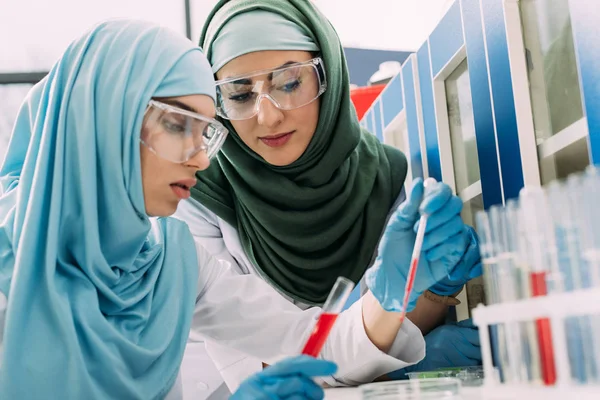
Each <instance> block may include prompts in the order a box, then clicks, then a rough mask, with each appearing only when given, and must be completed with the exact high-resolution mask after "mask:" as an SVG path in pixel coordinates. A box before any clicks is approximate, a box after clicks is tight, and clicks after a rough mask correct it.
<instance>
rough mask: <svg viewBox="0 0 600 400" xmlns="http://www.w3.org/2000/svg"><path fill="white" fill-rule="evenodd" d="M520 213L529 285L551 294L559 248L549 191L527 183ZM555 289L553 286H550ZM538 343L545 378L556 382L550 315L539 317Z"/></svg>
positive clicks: (536, 291)
mask: <svg viewBox="0 0 600 400" xmlns="http://www.w3.org/2000/svg"><path fill="white" fill-rule="evenodd" d="M520 199H521V216H522V218H523V224H524V227H525V229H524V232H525V235H524V236H525V239H526V245H527V246H528V254H529V257H528V261H529V262H530V271H531V272H530V285H531V294H532V296H534V297H536V296H546V295H548V287H549V285H548V283H551V284H555V283H557V281H556V279H554V278H555V277H554V276H552V274H553V273H556V269H555V268H553V264H554V262H555V258H554V257H552V252H556V247H555V246H554V247H553V243H551V242H552V240H551V236H552V235H548V231H547V228H548V222H549V221H550V220H551V219H550V218H551V216H550V213H549V212H548V205H547V201H546V195H545V193H544V191H543V189H542V188H540V187H530V188H528V187H526V188H523V189H522V190H521V193H520ZM551 290H552V288H551ZM536 326H537V334H538V343H539V351H540V359H541V367H542V368H541V369H542V379H543V382H544V384H546V385H554V384H555V383H556V366H555V363H554V349H553V347H552V330H551V324H550V320H549V319H548V318H540V319H537V320H536Z"/></svg>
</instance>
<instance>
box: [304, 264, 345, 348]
mask: <svg viewBox="0 0 600 400" xmlns="http://www.w3.org/2000/svg"><path fill="white" fill-rule="evenodd" d="M352 289H354V282H352V281H351V280H349V279H346V278H344V277H342V276H340V277H338V278H337V280H336V281H335V284H334V285H333V288H331V291H330V292H329V296H327V300H325V304H323V308H322V312H321V315H320V316H319V319H318V320H317V323H316V324H315V327H314V329H313V331H312V333H311V334H310V336H309V337H308V340H307V341H306V344H305V345H304V348H303V349H302V354H306V355H309V356H312V357H317V356H318V355H319V353H320V352H321V349H322V348H323V345H324V344H325V341H326V340H327V337H328V336H329V332H331V328H333V324H334V323H335V320H336V319H337V317H338V315H339V314H340V312H342V309H343V308H344V305H345V304H346V301H347V300H348V297H349V296H350V293H352Z"/></svg>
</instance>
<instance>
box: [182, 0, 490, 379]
mask: <svg viewBox="0 0 600 400" xmlns="http://www.w3.org/2000/svg"><path fill="white" fill-rule="evenodd" d="M200 45H201V47H203V48H204V50H205V51H206V53H207V55H208V57H209V60H210V61H211V64H212V67H213V72H214V73H215V74H216V77H217V79H218V80H219V81H218V82H217V85H218V86H217V92H218V97H219V99H218V105H217V108H218V115H219V117H220V119H221V121H222V122H223V123H224V124H225V125H226V126H227V128H228V129H229V131H230V132H231V134H230V136H229V138H228V139H227V141H226V142H225V144H224V147H223V150H222V152H221V153H220V154H219V155H218V156H217V157H216V162H214V163H212V164H211V167H210V168H209V169H208V170H207V171H204V172H203V174H202V175H198V179H199V183H198V187H199V189H198V190H192V198H193V199H192V200H190V201H189V202H187V203H185V204H181V205H180V207H179V210H178V213H177V216H178V217H179V218H181V219H183V220H185V221H186V222H187V223H188V224H189V226H190V229H191V231H192V233H193V234H194V236H195V238H196V241H197V242H198V243H200V244H201V245H202V246H204V247H205V248H206V249H207V250H208V251H209V252H211V253H212V254H213V255H215V256H216V257H218V258H219V259H222V260H226V261H229V262H230V263H231V264H232V265H234V266H236V267H237V269H238V270H239V272H240V273H241V274H257V275H259V276H261V277H262V278H263V279H264V280H265V281H266V282H268V283H269V284H270V285H272V286H273V287H275V288H276V289H277V290H278V291H279V292H280V293H281V294H282V296H283V297H285V298H286V299H287V300H288V301H289V302H291V303H293V304H295V305H296V306H297V307H300V308H303V309H304V308H308V307H310V306H318V305H321V304H322V303H323V302H324V300H325V298H326V297H327V294H328V293H329V290H330V289H331V287H332V285H333V283H334V282H335V280H336V278H337V277H338V276H345V277H347V278H349V279H351V280H353V281H354V282H357V283H358V282H359V281H360V280H361V279H362V278H363V276H365V272H366V271H367V269H369V267H370V266H372V265H374V268H371V270H370V271H371V273H370V276H367V283H368V284H369V288H370V291H369V292H367V293H366V294H365V296H363V298H362V299H361V300H359V301H358V302H356V303H355V304H354V305H353V306H352V307H350V308H349V309H348V310H347V311H346V312H344V313H342V315H341V316H340V317H339V318H338V321H337V323H336V329H334V332H333V333H332V338H330V340H329V342H328V345H327V346H326V347H325V349H324V350H323V353H324V357H327V358H329V359H333V360H335V361H336V362H337V363H338V364H339V365H340V370H339V373H338V375H337V376H336V379H335V380H332V381H329V382H328V383H330V384H336V383H340V382H341V383H348V384H356V383H362V382H367V381H370V380H372V379H374V378H376V377H378V376H380V375H382V374H385V373H388V372H390V371H394V370H397V369H400V368H402V367H404V366H406V365H409V364H413V363H415V362H416V361H419V359H420V357H422V356H420V355H419V354H421V351H422V343H423V339H422V335H421V332H420V331H419V329H418V328H416V326H415V325H414V324H413V322H415V323H417V324H418V326H419V328H421V329H422V330H423V331H428V330H430V329H432V328H433V327H435V325H436V324H438V323H439V322H441V321H443V319H444V316H445V312H446V310H447V305H448V304H451V303H452V302H453V301H454V299H453V298H452V297H451V296H452V295H453V294H455V293H456V292H458V291H459V290H460V289H461V287H462V285H463V284H464V283H465V281H466V280H468V279H469V277H471V276H472V275H476V274H477V271H480V268H478V267H477V265H478V262H479V251H478V248H477V244H476V240H475V238H474V235H473V233H472V230H470V228H467V227H466V226H464V224H463V223H462V221H460V217H459V214H460V210H461V207H462V202H461V201H460V200H459V199H458V198H456V197H455V196H452V195H451V191H450V188H449V187H448V186H447V185H443V184H437V185H436V186H435V187H433V188H432V189H431V190H430V194H429V195H426V196H425V199H424V200H423V204H421V210H420V211H421V212H424V211H423V207H426V206H425V204H427V206H429V207H430V209H431V212H432V213H433V212H435V213H437V214H436V217H434V216H433V215H430V220H432V221H437V222H434V223H432V224H431V230H428V235H430V236H428V238H430V239H431V240H432V242H431V251H432V253H431V255H432V256H431V257H432V258H431V260H430V261H431V265H432V267H431V268H432V271H433V269H435V270H436V271H437V272H432V273H431V276H432V277H434V276H435V278H431V279H430V280H428V281H427V284H426V285H424V286H423V289H422V291H421V292H420V293H423V296H421V297H422V299H420V300H419V304H418V305H416V309H415V310H414V312H413V314H412V315H411V316H409V318H410V319H411V320H412V321H413V322H410V321H406V322H405V323H404V324H402V326H400V324H399V323H398V315H397V314H396V313H395V312H393V311H399V309H398V307H397V306H395V305H396V304H397V303H399V302H401V300H402V299H401V296H402V289H403V287H404V286H403V284H400V282H405V281H402V279H401V278H399V280H396V279H395V278H394V276H393V274H390V273H387V272H385V271H387V270H386V268H387V265H390V264H397V265H400V264H401V266H400V267H399V268H400V270H399V271H400V272H399V275H398V276H404V277H405V276H406V272H407V270H408V264H409V263H408V261H407V260H406V257H408V258H410V252H411V249H412V245H413V244H414V230H413V225H414V223H415V222H416V221H417V220H418V217H419V204H420V202H421V198H422V197H423V193H422V191H423V184H422V182H421V181H417V182H416V183H415V184H413V189H412V191H411V194H410V196H409V199H408V200H407V201H406V202H404V203H403V204H402V205H400V208H398V206H399V204H400V203H401V202H402V200H403V199H404V197H405V196H404V194H403V192H402V188H403V185H404V179H405V177H406V158H405V156H404V155H403V154H402V153H401V152H400V151H398V150H396V149H393V148H391V147H388V146H385V145H382V144H381V143H379V142H378V141H377V139H376V138H375V137H374V136H373V135H371V134H369V133H368V132H365V131H361V128H360V125H359V122H358V119H357V117H356V113H355V110H354V107H353V106H352V104H351V101H350V94H349V80H348V71H347V67H346V61H345V57H344V54H343V50H342V46H341V44H340V41H339V39H338V37H337V34H336V33H335V31H334V29H333V27H332V26H331V24H330V23H329V21H328V20H327V19H326V18H325V17H324V16H323V15H322V14H321V13H320V12H319V11H318V10H317V9H316V8H315V7H314V6H313V5H312V4H311V3H310V2H309V1H306V0H289V1H281V0H233V1H225V0H222V1H220V2H219V3H218V4H217V5H216V6H215V8H214V9H213V11H212V12H211V14H210V15H209V17H208V19H207V21H206V23H205V25H204V28H203V30H202V35H201V38H200ZM419 191H420V192H419ZM428 196H429V198H428ZM397 208H398V212H397V213H396V214H395V216H394V217H392V219H391V220H390V215H391V213H393V212H394V211H395V210H396V209H397ZM409 210H410V212H409ZM388 220H390V225H389V226H388V231H392V233H390V235H398V229H399V228H398V226H399V225H398V224H401V223H402V224H404V225H406V227H407V228H406V229H405V230H406V232H404V233H406V234H405V235H404V233H403V235H404V236H402V235H400V236H402V237H403V239H402V241H401V243H400V242H399V244H398V245H397V246H387V247H386V248H385V249H381V248H380V249H379V254H378V252H377V250H378V248H377V247H378V244H379V242H380V239H381V238H382V235H383V234H384V230H385V229H386V223H387V221H388ZM399 221H400V222H399ZM428 226H429V225H428ZM403 229H404V228H403ZM386 235H387V231H386ZM398 237H399V236H398ZM428 238H426V242H427V241H428V240H430V239H428ZM394 240H397V237H396V236H394V239H390V238H388V240H387V242H388V243H389V242H390V241H392V242H393V241H394ZM427 243H429V242H427ZM384 247H385V246H384ZM391 247H394V248H395V250H390V248H391ZM425 250H426V248H425V249H424V251H425ZM400 260H402V262H400ZM405 261H406V262H405ZM374 262H375V264H374ZM386 263H387V264H386ZM436 263H437V264H436ZM421 269H422V268H421V264H420V266H419V270H421ZM423 269H424V268H423ZM440 271H441V272H440ZM474 271H475V272H474ZM451 272H452V274H451ZM436 274H437V275H436ZM450 275H452V276H450ZM257 295H259V294H257ZM414 303H416V299H415V301H414ZM412 308H414V304H413V307H412ZM259 312H261V310H257V313H259ZM273 325H274V326H273V329H277V321H274V322H273ZM336 332H337V333H336ZM336 334H337V335H339V336H340V337H339V338H336ZM353 335H354V336H355V337H354V338H353ZM343 336H346V337H343ZM266 340H268V338H266ZM301 340H302V338H298V341H299V343H300V341H301ZM349 340H352V346H350V347H349V346H348V341H349ZM207 349H208V351H209V353H210V354H211V357H212V358H213V361H215V364H216V365H217V367H218V368H219V369H220V370H221V373H222V375H223V376H224V378H225V380H226V382H227V383H228V385H229V387H230V388H233V387H235V386H236V385H237V383H238V382H239V381H240V380H241V379H242V378H243V377H245V376H247V375H248V374H249V373H251V372H254V371H255V370H256V369H258V368H260V365H261V364H260V361H262V360H257V359H253V358H252V357H248V356H247V355H242V354H240V353H237V354H236V353H235V351H234V350H230V349H227V348H225V347H222V346H220V345H217V344H215V343H210V342H207ZM359 355H360V359H359V358H358V357H359Z"/></svg>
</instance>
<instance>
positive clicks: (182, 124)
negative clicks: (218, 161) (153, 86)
mask: <svg viewBox="0 0 600 400" xmlns="http://www.w3.org/2000/svg"><path fill="white" fill-rule="evenodd" d="M227 133H228V130H227V128H225V127H224V126H223V125H222V124H221V123H220V122H219V121H217V120H215V119H213V118H208V117H205V116H203V115H200V114H196V113H194V112H191V111H187V110H183V109H181V108H178V107H175V106H171V105H169V104H165V103H161V102H159V101H156V100H151V101H150V103H148V108H147V109H146V114H145V116H144V122H143V126H142V134H141V137H140V141H141V142H142V143H143V144H144V145H146V146H147V147H148V148H149V149H150V150H151V151H152V152H154V153H155V154H156V155H158V156H159V157H161V158H164V159H165V160H168V161H171V162H174V163H182V162H186V161H188V160H189V159H190V158H192V157H194V156H195V155H196V154H198V153H199V152H201V151H206V155H207V156H208V158H209V159H211V158H213V157H214V156H215V155H216V154H217V153H218V152H219V150H220V149H221V146H222V145H223V142H224V141H225V138H226V137H227Z"/></svg>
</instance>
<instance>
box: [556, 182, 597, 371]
mask: <svg viewBox="0 0 600 400" xmlns="http://www.w3.org/2000/svg"><path fill="white" fill-rule="evenodd" d="M581 184H582V179H581V176H580V175H572V176H571V178H570V179H569V180H568V181H567V183H566V184H565V183H562V182H559V181H554V182H552V183H550V184H549V185H548V189H547V192H548V202H549V205H550V209H551V213H552V216H553V217H554V232H555V236H556V245H557V255H558V267H559V270H560V273H561V275H562V289H563V290H565V291H568V292H572V291H575V290H581V289H583V288H584V287H585V285H586V284H585V283H584V281H583V275H584V274H585V273H586V269H587V268H586V267H585V264H586V263H585V260H584V257H583V252H582V242H581V227H580V224H579V222H580V221H581V217H582V216H580V215H578V211H579V209H580V206H579V204H578V203H579V202H580V201H581V199H582V197H579V198H575V197H574V196H575V195H576V194H579V195H581V194H582V193H580V192H581ZM564 323H565V334H566V339H567V343H566V345H567V350H568V355H569V364H570V366H571V377H572V378H573V379H574V380H576V381H578V382H580V383H586V382H588V380H590V379H593V377H594V375H595V361H594V359H593V352H590V351H589V350H590V349H592V348H593V345H594V344H593V338H592V337H591V326H590V317H588V316H581V317H570V318H566V319H565V321H564Z"/></svg>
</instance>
